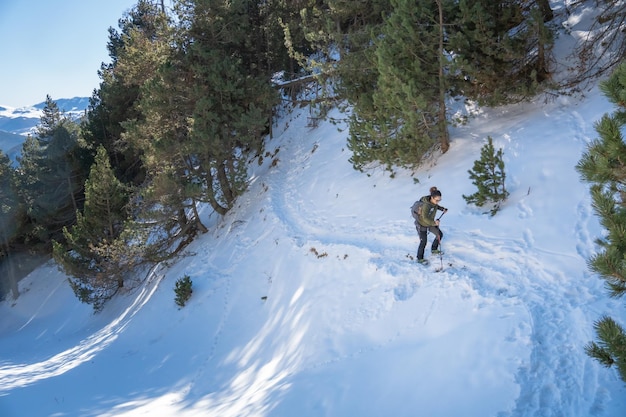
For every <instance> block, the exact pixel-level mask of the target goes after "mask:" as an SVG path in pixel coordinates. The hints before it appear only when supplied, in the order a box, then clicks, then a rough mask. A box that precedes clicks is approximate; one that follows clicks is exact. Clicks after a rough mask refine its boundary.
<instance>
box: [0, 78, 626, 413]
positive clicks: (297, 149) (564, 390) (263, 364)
mask: <svg viewBox="0 0 626 417" xmlns="http://www.w3.org/2000/svg"><path fill="white" fill-rule="evenodd" d="M610 110H611V108H610V106H609V104H608V103H607V101H606V100H605V99H604V98H603V97H602V96H601V95H600V94H599V93H598V92H597V91H596V90H593V91H591V92H590V93H589V94H588V95H587V97H585V98H584V99H581V100H578V99H574V98H561V99H559V100H558V101H556V102H553V103H550V104H544V103H543V102H541V101H538V102H537V103H534V104H532V103H531V104H527V105H520V106H510V107H507V108H501V109H497V110H490V111H484V112H483V113H482V114H480V115H479V116H478V117H477V118H476V119H474V120H472V122H471V123H470V124H468V125H467V126H463V127H461V128H459V129H458V130H455V131H454V132H453V140H452V148H451V150H450V151H449V152H448V153H447V154H445V155H443V156H442V157H441V158H438V159H437V160H435V161H433V162H432V163H431V164H430V165H428V166H424V167H423V168H422V169H420V170H418V171H417V172H415V173H410V172H404V171H400V172H397V173H396V175H395V178H394V179H391V178H390V177H389V175H388V173H385V172H381V171H373V172H370V173H369V175H364V174H360V173H358V172H356V171H354V170H353V169H352V167H351V166H350V164H349V163H348V158H349V152H348V151H347V149H346V147H345V143H346V134H347V133H346V131H345V126H344V125H343V124H339V125H338V126H336V125H333V124H330V123H322V124H320V125H319V127H318V128H316V129H311V128H309V127H307V122H306V110H301V111H299V112H295V113H293V114H290V115H287V116H286V118H285V119H284V120H282V121H281V122H280V125H279V126H277V127H276V129H275V132H276V137H275V138H274V139H273V140H271V141H270V142H269V144H268V146H267V150H268V152H269V153H270V154H272V155H275V156H274V157H267V158H265V159H264V161H263V163H262V164H260V165H259V164H257V162H252V163H251V165H250V169H251V176H250V189H249V192H248V193H247V194H246V195H245V196H244V197H242V198H241V200H240V204H239V205H238V207H236V208H235V209H234V210H233V211H232V212H230V213H229V214H228V215H227V216H226V217H225V218H217V217H215V216H210V215H209V211H208V210H206V211H204V212H203V216H204V219H205V221H206V223H207V224H209V225H210V228H211V230H210V232H209V233H207V234H205V235H202V236H200V237H199V238H198V239H197V240H196V241H195V242H193V243H192V245H191V246H190V247H189V248H188V251H187V256H185V257H183V258H181V259H179V260H178V261H177V262H175V263H172V264H169V265H160V266H159V267H158V268H156V269H155V270H153V271H148V272H147V277H148V279H147V280H146V282H145V285H143V286H142V287H141V288H138V289H136V290H134V291H132V292H129V293H127V294H125V295H123V296H121V297H119V298H117V299H115V300H114V301H113V302H112V303H110V304H109V305H107V307H106V308H105V310H104V311H103V312H102V313H100V314H99V315H96V316H94V315H92V313H91V310H90V308H89V307H88V306H84V305H81V304H79V303H78V302H77V301H76V300H75V299H74V297H73V295H72V294H71V291H70V289H69V288H68V286H67V284H66V283H65V282H64V278H63V276H62V274H60V273H59V272H58V271H57V270H56V268H55V267H54V266H53V265H48V266H46V267H44V268H40V269H39V270H38V271H37V272H36V273H33V274H31V275H30V276H29V277H27V278H26V279H25V280H24V281H22V296H21V297H20V298H19V299H18V300H15V301H9V302H4V303H2V304H1V305H0V317H2V319H1V320H0V338H1V339H2V343H1V344H0V357H2V358H3V362H2V364H1V365H0V395H1V396H0V412H1V413H2V415H3V416H22V415H29V416H52V415H67V416H78V415H80V416H138V415H146V414H157V415H163V416H183V417H187V416H219V417H225V416H233V417H234V416H237V417H241V416H276V417H277V416H281V417H282V416H284V417H288V416H294V415H297V416H316V417H317V416H346V415H359V416H372V417H374V416H381V415H394V416H415V415H423V416H429V417H437V416H441V417H444V416H445V417H448V416H461V415H462V416H476V417H486V416H494V417H496V416H497V417H503V416H539V415H541V416H556V415H565V416H568V417H576V416H579V417H583V416H584V417H587V416H606V417H609V416H610V417H614V416H617V415H620V413H621V412H623V410H624V409H626V389H625V387H624V384H623V383H622V382H621V381H620V380H619V378H618V377H617V374H616V372H615V371H614V370H607V369H604V368H602V367H600V366H599V365H598V364H597V363H596V362H594V361H592V360H591V359H590V358H588V357H587V356H586V355H585V354H584V352H583V346H584V345H585V344H586V343H587V342H588V341H589V340H591V339H592V337H593V332H592V326H593V322H594V321H595V320H597V319H598V318H599V316H600V315H601V314H603V313H611V314H612V315H613V316H614V317H616V318H617V319H619V320H621V321H622V322H623V323H626V314H624V305H623V301H620V300H614V299H610V298H609V297H608V296H607V294H606V291H605V289H604V288H603V281H602V280H601V279H599V278H598V277H595V276H593V275H591V274H590V273H589V272H588V270H587V269H586V258H587V257H589V256H590V255H592V254H593V253H594V252H595V251H596V250H598V248H597V247H596V246H595V244H594V239H595V238H596V237H597V236H599V235H600V234H601V233H602V231H601V229H600V227H599V225H598V222H597V219H596V218H595V217H594V215H593V213H592V209H591V206H590V199H589V194H588V189H587V186H586V185H584V184H581V183H580V181H579V177H578V175H577V174H576V172H575V170H574V165H575V164H576V162H577V161H578V159H579V158H580V155H581V153H582V151H583V150H584V148H585V146H586V144H587V143H588V142H589V141H590V140H591V139H593V138H594V137H595V136H596V134H595V131H594V129H593V122H594V121H595V120H597V119H598V118H599V117H600V116H601V115H602V114H603V113H604V112H606V111H610ZM332 116H333V117H334V118H336V119H341V118H342V117H344V116H343V115H341V114H339V113H337V112H334V113H333V114H332ZM487 135H491V136H492V137H493V138H494V144H495V146H496V147H497V148H499V147H501V148H503V150H504V155H505V162H506V170H507V174H508V178H509V182H508V188H509V191H510V192H511V197H510V199H509V201H508V202H507V204H506V205H505V206H504V207H503V210H502V211H501V212H500V213H499V214H498V215H497V216H495V217H493V218H490V217H488V216H485V215H482V214H481V213H480V212H479V211H478V210H477V209H475V208H473V207H470V206H466V204H465V203H464V201H463V199H462V194H469V193H471V192H473V190H472V187H473V186H472V185H471V183H470V181H469V179H468V175H467V170H468V169H470V168H471V166H472V163H473V161H474V160H475V159H476V158H477V155H478V153H479V149H480V147H481V146H482V144H484V142H485V139H486V136H487ZM416 180H418V181H419V182H417V183H416ZM431 185H436V186H438V187H439V188H440V189H441V190H442V192H443V197H444V199H443V201H442V204H443V205H444V206H446V207H448V208H449V209H450V210H449V212H448V213H447V214H446V215H445V216H444V217H443V219H442V222H443V231H444V233H445V237H444V241H443V248H444V250H445V251H446V254H445V255H444V256H443V258H442V259H441V260H439V259H438V258H437V257H434V258H431V260H432V261H433V265H432V266H431V267H428V268H423V267H421V266H418V265H416V263H415V262H414V261H413V260H412V257H413V256H414V254H415V250H416V248H417V236H416V233H415V229H414V227H413V224H412V219H411V218H410V214H409V207H410V205H411V203H412V202H413V201H414V200H415V199H416V198H417V197H419V196H421V195H423V194H424V193H425V192H426V190H427V189H428V188H429V187H430V186H431ZM431 239H432V236H431ZM440 262H441V264H442V265H444V267H445V270H444V271H443V272H441V273H436V272H435V271H434V269H435V267H437V266H439V263H440ZM184 275H189V276H190V278H191V279H192V281H193V286H194V287H193V288H194V293H193V296H192V298H191V300H190V301H189V303H188V304H187V306H185V307H184V308H182V309H178V308H177V306H176V305H175V303H174V292H173V287H174V284H175V282H176V280H178V279H180V278H181V277H183V276H184ZM43 276H45V277H46V278H45V279H42V277H43ZM33 398H37V399H38V401H32V399H33Z"/></svg>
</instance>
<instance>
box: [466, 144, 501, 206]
mask: <svg viewBox="0 0 626 417" xmlns="http://www.w3.org/2000/svg"><path fill="white" fill-rule="evenodd" d="M502 157H503V152H502V149H501V148H500V149H498V151H497V152H496V150H495V148H494V146H493V139H492V138H491V136H488V137H487V143H486V144H485V145H484V146H483V147H482V148H481V150H480V159H478V160H476V161H474V166H473V168H472V169H471V170H469V171H468V173H469V174H470V179H471V180H472V184H474V185H475V186H476V188H478V190H477V191H476V192H475V193H474V194H471V195H469V196H466V195H463V199H465V201H466V202H467V203H469V204H475V205H477V206H478V207H483V206H484V205H485V204H487V205H491V206H492V207H491V210H490V214H491V215H492V216H494V215H495V214H496V213H497V212H498V210H499V209H500V205H501V204H502V202H504V201H505V200H506V199H507V197H508V196H509V192H508V191H507V190H506V187H505V179H506V175H505V173H504V160H503V159H502Z"/></svg>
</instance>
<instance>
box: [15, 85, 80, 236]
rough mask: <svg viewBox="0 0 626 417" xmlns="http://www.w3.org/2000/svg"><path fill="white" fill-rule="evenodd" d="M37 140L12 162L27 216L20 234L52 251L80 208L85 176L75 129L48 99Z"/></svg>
mask: <svg viewBox="0 0 626 417" xmlns="http://www.w3.org/2000/svg"><path fill="white" fill-rule="evenodd" d="M43 113H44V114H43V116H42V118H41V124H40V125H39V127H38V137H37V138H33V137H31V136H29V137H28V138H27V139H26V141H25V142H24V145H23V147H22V152H21V155H20V156H19V157H18V158H17V159H18V162H19V167H18V169H17V177H16V178H17V186H18V190H19V194H20V199H21V200H22V202H23V204H24V206H25V207H26V215H27V216H28V224H27V225H26V229H25V231H24V233H25V234H26V235H28V237H27V238H26V241H28V242H29V244H31V245H33V246H37V245H41V246H43V247H44V248H51V242H52V240H53V239H60V238H62V229H63V227H64V226H68V225H71V224H73V223H74V221H75V220H76V212H77V210H78V209H79V208H82V201H83V198H84V197H83V183H84V181H85V178H86V177H87V173H88V171H89V166H88V162H87V160H88V156H87V152H86V150H85V149H84V147H83V146H82V144H81V143H80V141H79V133H78V126H77V125H76V123H74V122H72V121H71V120H69V119H68V118H67V117H66V116H65V115H63V114H61V113H60V112H59V110H58V107H57V105H56V103H55V102H54V101H52V99H51V98H50V97H49V96H48V97H47V99H46V106H45V107H44V112H43Z"/></svg>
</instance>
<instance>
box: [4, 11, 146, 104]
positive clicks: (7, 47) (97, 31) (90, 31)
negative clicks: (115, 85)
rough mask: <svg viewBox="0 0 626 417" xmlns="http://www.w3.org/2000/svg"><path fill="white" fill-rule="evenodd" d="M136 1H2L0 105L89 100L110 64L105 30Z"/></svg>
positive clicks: (114, 23) (114, 25) (113, 25)
mask: <svg viewBox="0 0 626 417" xmlns="http://www.w3.org/2000/svg"><path fill="white" fill-rule="evenodd" d="M135 4H136V0H63V1H58V0H57V1H51V0H2V1H0V61H1V63H0V105H4V106H10V107H22V106H27V105H32V104H37V103H40V102H42V101H44V100H45V98H46V94H50V96H51V97H52V98H53V99H60V98H71V97H76V96H79V97H88V96H91V93H92V92H93V90H94V88H97V87H98V85H99V82H100V79H99V78H98V69H99V68H100V64H101V63H102V62H109V56H108V52H107V49H106V44H107V41H108V28H109V27H111V26H112V27H114V28H116V29H117V21H118V19H119V18H121V17H122V15H123V13H124V12H125V11H127V10H129V9H130V8H132V7H133V6H134V5H135Z"/></svg>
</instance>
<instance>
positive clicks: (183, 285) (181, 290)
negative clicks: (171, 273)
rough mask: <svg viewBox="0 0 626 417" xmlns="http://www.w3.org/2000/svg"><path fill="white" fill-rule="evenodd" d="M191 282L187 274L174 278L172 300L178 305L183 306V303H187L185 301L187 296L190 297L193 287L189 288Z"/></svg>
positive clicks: (187, 298) (187, 299)
mask: <svg viewBox="0 0 626 417" xmlns="http://www.w3.org/2000/svg"><path fill="white" fill-rule="evenodd" d="M192 284H193V282H192V281H191V278H189V275H185V276H184V277H182V278H179V279H178V280H176V286H175V287H174V292H175V293H176V297H175V298H174V301H175V302H176V305H178V306H179V307H184V306H185V304H187V301H189V298H191V294H192V293H193V289H192V288H191V287H192Z"/></svg>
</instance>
